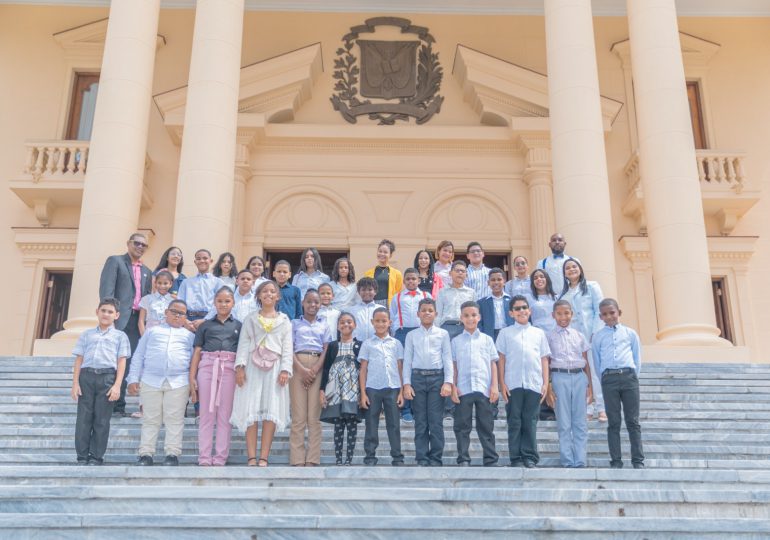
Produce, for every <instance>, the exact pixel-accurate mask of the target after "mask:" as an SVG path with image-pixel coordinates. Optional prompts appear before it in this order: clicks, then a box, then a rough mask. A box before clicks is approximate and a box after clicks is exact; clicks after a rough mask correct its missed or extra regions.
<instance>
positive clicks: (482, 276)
mask: <svg viewBox="0 0 770 540" xmlns="http://www.w3.org/2000/svg"><path fill="white" fill-rule="evenodd" d="M467 270H468V273H467V274H466V277H465V286H466V287H470V288H471V289H473V291H474V292H475V293H476V298H475V299H476V300H481V299H482V298H486V297H487V296H489V295H490V294H492V289H490V288H489V268H487V267H486V266H484V263H481V266H479V267H478V268H476V267H475V266H473V265H472V264H469V265H468V267H467Z"/></svg>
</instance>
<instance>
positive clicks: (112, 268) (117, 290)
mask: <svg viewBox="0 0 770 540" xmlns="http://www.w3.org/2000/svg"><path fill="white" fill-rule="evenodd" d="M126 246H127V247H128V251H127V252H126V253H124V254H123V255H112V256H110V257H107V261H106V262H105V263H104V268H102V275H101V278H100V279H99V298H108V297H113V298H117V299H118V301H119V302H120V317H119V318H118V320H116V321H115V328H117V329H118V330H122V331H124V332H125V333H126V334H127V335H128V341H129V343H130V344H131V354H133V353H134V351H135V350H136V345H137V343H138V342H139V300H141V298H142V296H144V295H146V294H150V292H151V291H152V271H151V270H150V269H149V268H148V267H147V266H145V265H144V264H142V255H144V252H145V250H146V249H147V237H146V236H145V235H144V234H142V233H134V234H132V235H131V237H130V238H129V239H128V242H126ZM130 365H131V359H130V358H128V359H127V360H126V373H128V370H129V367H130ZM125 412H126V378H125V377H124V378H123V384H122V385H121V387H120V398H118V400H117V401H116V402H115V408H114V412H113V414H122V415H124V416H125Z"/></svg>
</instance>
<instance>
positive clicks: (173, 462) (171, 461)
mask: <svg viewBox="0 0 770 540" xmlns="http://www.w3.org/2000/svg"><path fill="white" fill-rule="evenodd" d="M163 465H168V466H171V467H176V466H177V465H179V458H177V457H176V456H172V455H168V456H166V459H164V460H163Z"/></svg>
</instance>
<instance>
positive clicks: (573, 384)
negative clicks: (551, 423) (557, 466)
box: [551, 371, 588, 467]
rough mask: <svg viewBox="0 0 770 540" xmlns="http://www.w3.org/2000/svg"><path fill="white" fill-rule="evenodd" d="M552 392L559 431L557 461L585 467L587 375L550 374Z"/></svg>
mask: <svg viewBox="0 0 770 540" xmlns="http://www.w3.org/2000/svg"><path fill="white" fill-rule="evenodd" d="M551 384H552V385H553V391H554V393H555V394H556V427H557V429H558V431H559V461H561V465H562V467H585V466H586V453H587V444H588V422H587V420H586V389H587V388H588V377H586V374H585V372H584V371H580V372H578V373H552V374H551Z"/></svg>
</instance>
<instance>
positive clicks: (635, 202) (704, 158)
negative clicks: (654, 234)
mask: <svg viewBox="0 0 770 540" xmlns="http://www.w3.org/2000/svg"><path fill="white" fill-rule="evenodd" d="M695 154H696V164H697V167H698V178H699V180H700V187H701V196H702V198H703V211H704V214H705V215H706V216H712V217H714V218H715V219H716V220H717V222H718V224H719V232H720V233H721V234H722V235H727V234H730V232H732V230H733V228H734V227H735V225H736V224H737V222H738V220H739V219H740V218H741V217H742V216H743V214H745V213H746V212H747V211H748V210H749V209H750V208H751V207H752V206H754V204H756V202H757V201H758V200H759V193H758V192H757V191H754V190H753V189H752V188H751V185H750V183H749V181H748V178H747V175H746V172H745V167H744V160H745V157H746V155H745V154H743V153H740V152H724V151H719V150H696V151H695ZM623 171H624V173H625V175H626V185H627V188H628V195H627V196H626V201H625V203H624V205H623V213H624V214H625V215H627V216H629V217H632V218H634V219H635V220H636V222H637V225H638V227H639V232H640V234H646V232H647V223H646V220H645V217H644V208H643V207H644V192H643V190H642V184H641V171H640V170H639V153H638V152H634V153H633V154H632V155H631V157H630V158H629V160H628V161H627V162H626V165H625V167H624V168H623Z"/></svg>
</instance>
